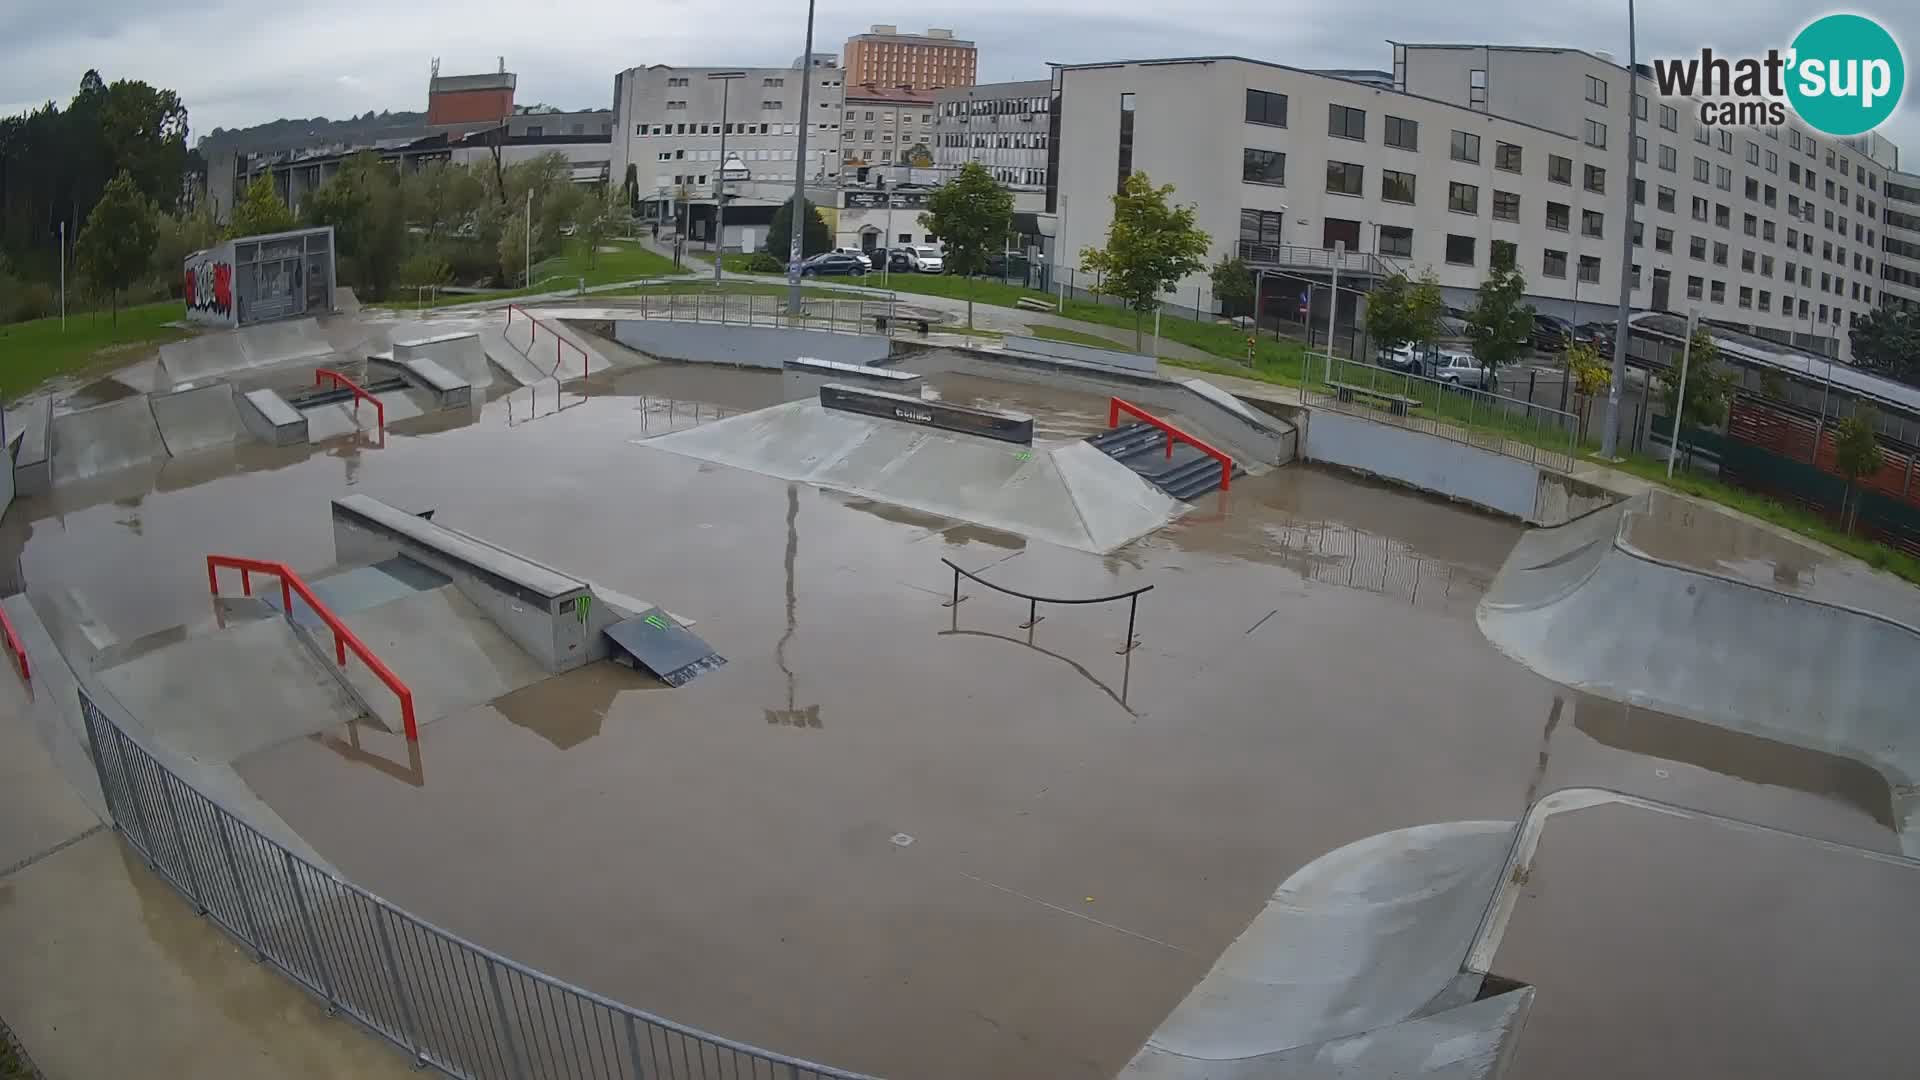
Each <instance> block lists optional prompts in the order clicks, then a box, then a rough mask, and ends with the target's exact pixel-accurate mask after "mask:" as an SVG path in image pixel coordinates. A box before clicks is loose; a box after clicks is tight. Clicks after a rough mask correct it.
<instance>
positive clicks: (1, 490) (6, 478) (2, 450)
mask: <svg viewBox="0 0 1920 1080" xmlns="http://www.w3.org/2000/svg"><path fill="white" fill-rule="evenodd" d="M0 466H4V468H0V517H4V516H5V515H6V512H7V507H9V506H12V505H13V447H12V446H11V445H8V446H0Z"/></svg>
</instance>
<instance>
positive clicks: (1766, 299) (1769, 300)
mask: <svg viewBox="0 0 1920 1080" xmlns="http://www.w3.org/2000/svg"><path fill="white" fill-rule="evenodd" d="M1760 310H1761V311H1772V310H1773V294H1772V293H1770V292H1768V291H1767V290H1765V289H1761V290H1760Z"/></svg>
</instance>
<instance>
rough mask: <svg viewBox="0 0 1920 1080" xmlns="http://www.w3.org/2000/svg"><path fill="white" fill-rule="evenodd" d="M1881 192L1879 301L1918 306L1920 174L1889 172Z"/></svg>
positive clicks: (1919, 304)
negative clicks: (1882, 232)
mask: <svg viewBox="0 0 1920 1080" xmlns="http://www.w3.org/2000/svg"><path fill="white" fill-rule="evenodd" d="M1882 192H1883V194H1885V196H1886V207H1885V208H1884V209H1883V210H1882V215H1883V216H1882V219H1881V223H1882V225H1883V227H1884V230H1885V233H1884V235H1883V236H1882V237H1881V238H1880V260H1881V262H1880V295H1881V301H1882V302H1883V303H1884V304H1886V305H1887V306H1892V305H1894V304H1906V305H1907V306H1908V307H1911V308H1915V309H1917V310H1920V175H1916V174H1914V173H1904V172H1890V173H1888V174H1887V180H1886V184H1885V185H1884V186H1883V188H1882Z"/></svg>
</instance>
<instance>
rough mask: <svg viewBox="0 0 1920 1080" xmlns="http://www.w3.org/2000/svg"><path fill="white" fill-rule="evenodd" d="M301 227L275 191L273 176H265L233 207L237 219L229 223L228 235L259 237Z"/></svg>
mask: <svg viewBox="0 0 1920 1080" xmlns="http://www.w3.org/2000/svg"><path fill="white" fill-rule="evenodd" d="M298 224H299V222H297V221H296V220H294V216H293V211H291V210H289V209H287V204H286V203H283V202H281V201H280V196H279V195H278V194H276V193H275V192H274V190H273V174H272V173H261V174H260V175H259V176H256V177H254V178H253V182H252V183H251V184H248V185H247V189H246V190H245V191H244V192H241V194H240V198H239V200H238V201H236V202H235V203H234V204H233V216H232V218H231V220H230V221H229V222H228V223H227V235H228V236H258V235H260V234H261V233H275V232H286V231H287V230H288V229H291V228H294V227H296V226H297V225H298Z"/></svg>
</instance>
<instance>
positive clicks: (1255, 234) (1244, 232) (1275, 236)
mask: <svg viewBox="0 0 1920 1080" xmlns="http://www.w3.org/2000/svg"><path fill="white" fill-rule="evenodd" d="M1285 224H1286V215H1285V214H1283V213H1280V212H1279V211H1277V210H1242V211H1240V242H1241V243H1243V244H1265V245H1269V246H1271V245H1275V244H1278V243H1280V230H1281V228H1282V227H1283V226H1284V225H1285Z"/></svg>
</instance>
